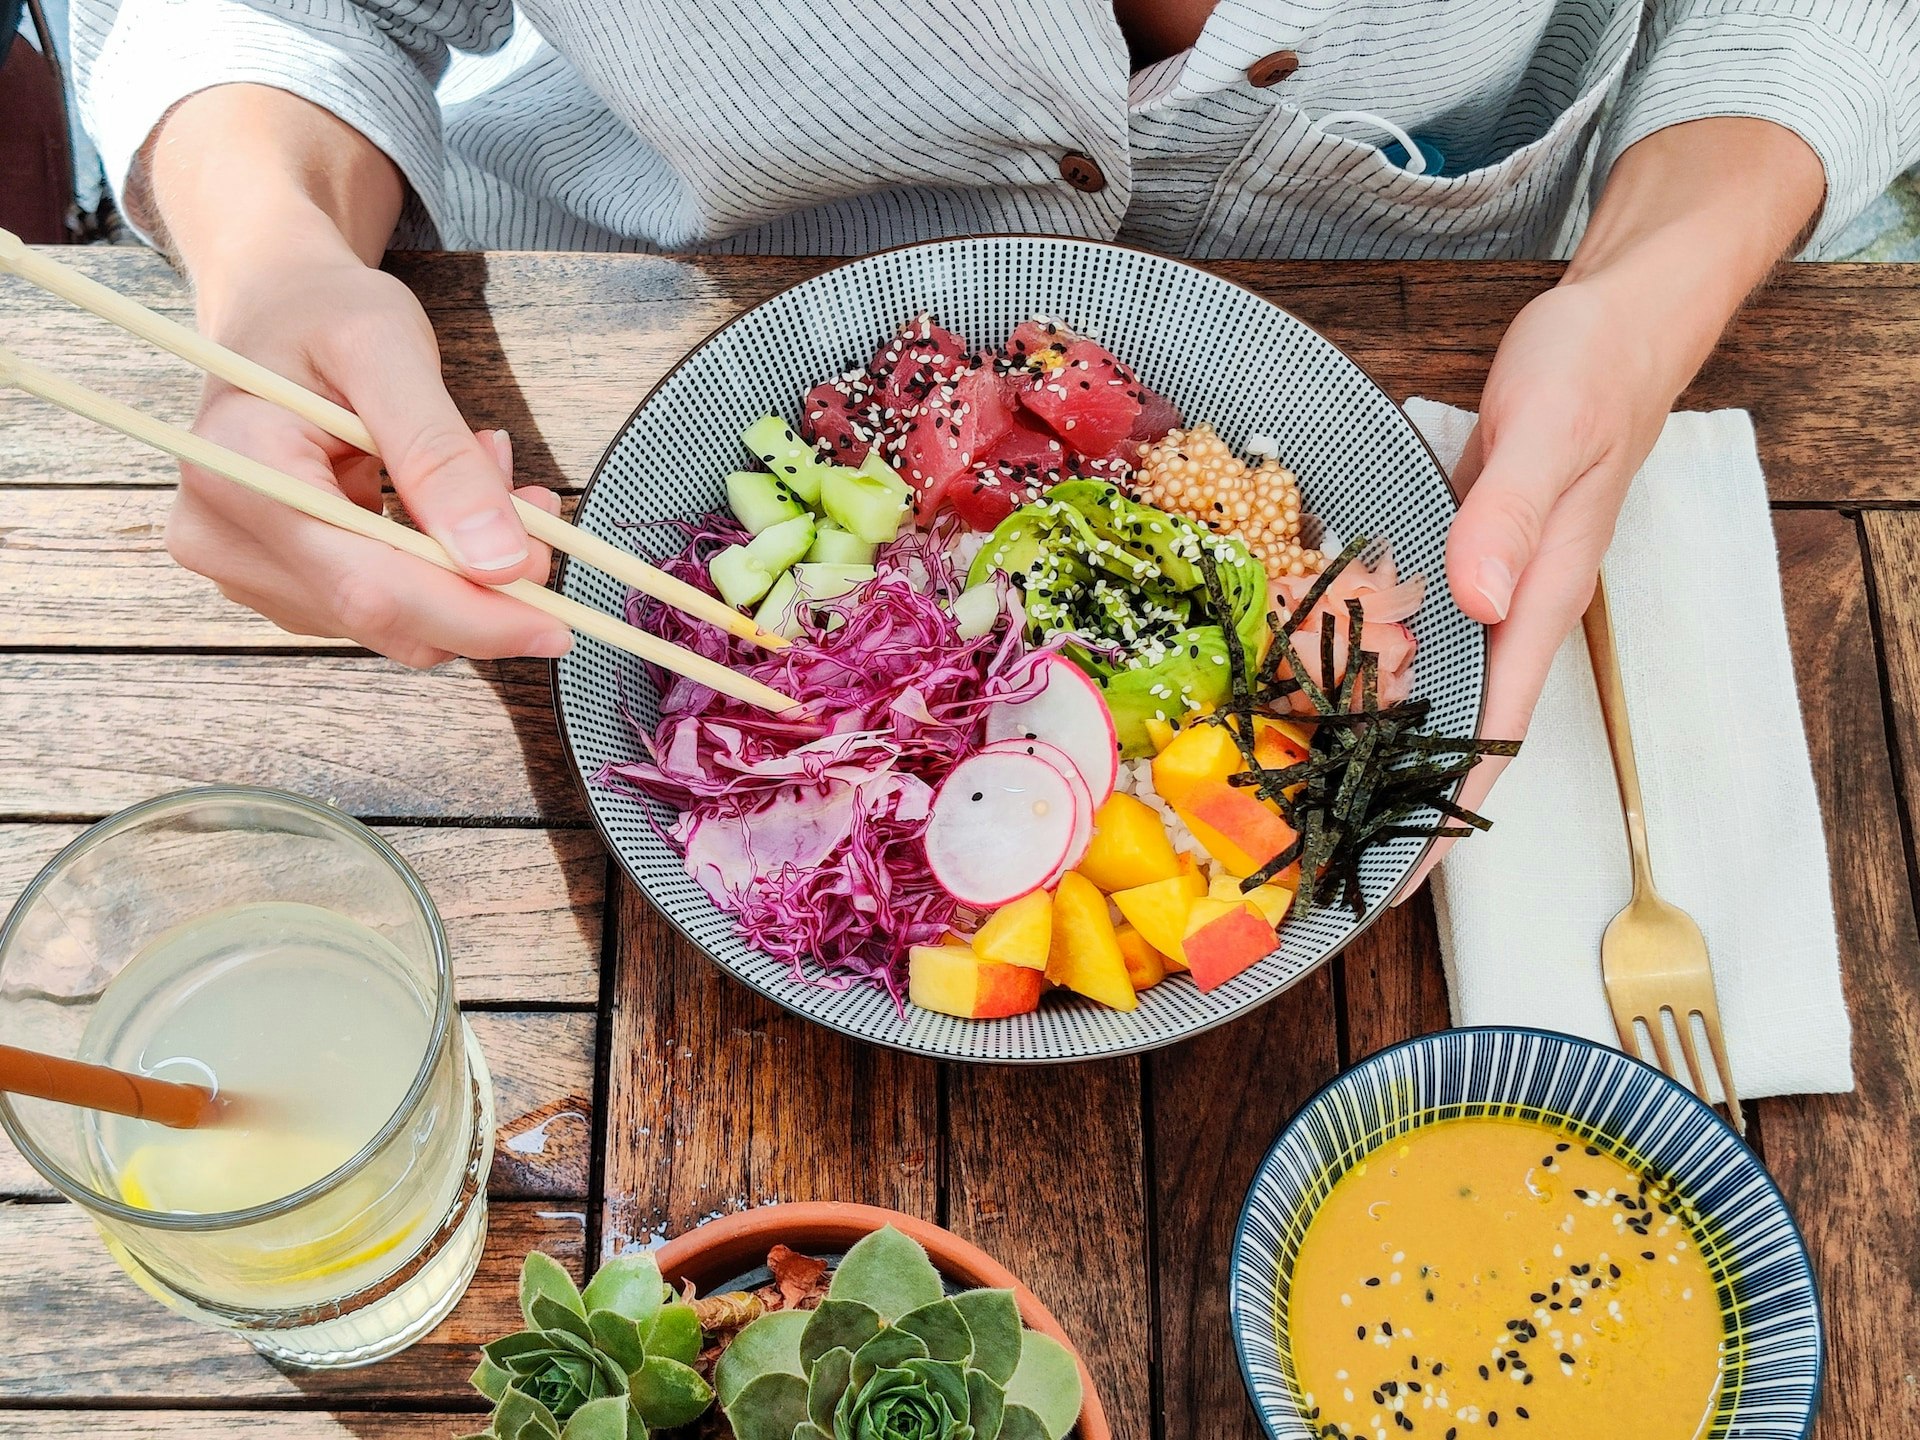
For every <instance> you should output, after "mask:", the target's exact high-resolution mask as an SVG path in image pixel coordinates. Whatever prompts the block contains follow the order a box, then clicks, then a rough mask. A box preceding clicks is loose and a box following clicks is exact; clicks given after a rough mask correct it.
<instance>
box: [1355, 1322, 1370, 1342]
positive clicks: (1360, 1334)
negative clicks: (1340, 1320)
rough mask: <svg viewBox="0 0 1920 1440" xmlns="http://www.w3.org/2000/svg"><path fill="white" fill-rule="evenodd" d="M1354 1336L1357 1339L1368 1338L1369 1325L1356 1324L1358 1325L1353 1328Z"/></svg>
mask: <svg viewBox="0 0 1920 1440" xmlns="http://www.w3.org/2000/svg"><path fill="white" fill-rule="evenodd" d="M1353 1338H1354V1339H1356V1340H1364V1339H1366V1338H1367V1327H1366V1326H1364V1325H1356V1326H1355V1327H1354V1330H1353Z"/></svg>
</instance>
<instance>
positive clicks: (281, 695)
mask: <svg viewBox="0 0 1920 1440" xmlns="http://www.w3.org/2000/svg"><path fill="white" fill-rule="evenodd" d="M215 782H226V783H234V784H251V785H270V786H278V787H280V788H283V789H288V790H297V791H299V792H300V793H302V794H304V795H311V796H315V797H316V798H320V799H324V800H328V801H331V802H332V803H334V804H336V805H338V806H340V807H341V808H342V809H343V810H347V811H350V812H352V813H354V814H357V815H374V816H381V817H405V818H407V819H432V820H470V819H487V820H491V819H512V820H522V819H524V820H543V821H548V822H552V821H563V822H577V821H579V820H580V819H581V818H582V817H583V815H584V811H585V807H584V803H583V800H582V797H581V795H580V791H579V787H578V786H577V785H576V784H575V782H574V780H573V778H572V776H571V774H570V773H569V772H568V770H567V768H566V761H565V757H564V755H563V753H562V751H561V747H560V739H559V734H558V731H557V728H556V726H555V724H554V718H553V706H552V701H551V698H550V691H549V686H548V682H547V667H546V666H545V664H543V663H540V662H535V661H502V662H499V663H491V662H471V661H454V662H451V663H449V664H447V665H443V666H441V667H440V668H439V669H437V670H430V671H409V670H405V669H403V668H401V667H399V666H396V665H393V664H390V663H389V662H387V661H385V660H380V659H375V658H371V657H368V658H356V657H347V656H328V657H318V656H314V657H300V656H218V655H128V656H123V657H119V658H116V659H114V660H113V661H112V662H106V661H103V660H102V659H100V658H99V657H98V656H89V655H53V654H15V655H0V818H10V817H28V818H35V819H39V818H46V819H67V818H84V817H88V816H94V815H100V814H104V813H106V812H108V811H112V810H116V809H118V808H120V807H121V806H123V805H128V804H131V803H132V802H133V801H135V800H142V799H146V798H147V797H149V796H151V795H155V794H158V793H160V792H162V791H165V790H170V789H173V788H176V787H178V786H183V785H204V784H211V783H215Z"/></svg>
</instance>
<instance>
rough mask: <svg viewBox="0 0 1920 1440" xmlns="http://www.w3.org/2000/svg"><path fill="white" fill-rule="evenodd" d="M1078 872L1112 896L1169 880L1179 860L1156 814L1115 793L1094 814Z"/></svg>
mask: <svg viewBox="0 0 1920 1440" xmlns="http://www.w3.org/2000/svg"><path fill="white" fill-rule="evenodd" d="M1080 873H1081V874H1082V875H1084V876H1086V877H1087V879H1089V880H1091V881H1092V882H1093V883H1094V884H1095V885H1097V886H1099V887H1100V888H1101V889H1102V890H1105V891H1106V892H1107V893H1108V894H1112V893H1113V892H1114V891H1115V890H1127V889H1130V888H1132V887H1133V886H1135V885H1151V884H1152V883H1153V882H1154V881H1156V880H1167V879H1171V878H1172V877H1173V876H1175V875H1178V874H1179V873H1180V857H1179V856H1177V855H1175V854H1174V853H1173V842H1172V841H1171V840H1169V839H1167V827H1166V823H1165V822H1164V821H1163V820H1161V818H1160V812H1159V811H1157V810H1155V809H1154V808H1153V807H1152V806H1151V805H1149V804H1147V803H1146V801H1144V800H1139V799H1136V798H1135V797H1134V796H1132V795H1120V794H1115V795H1112V796H1110V797H1108V800H1107V803H1106V804H1104V805H1102V806H1101V807H1100V808H1099V810H1098V811H1096V812H1095V813H1094V817H1093V841H1092V843H1091V844H1089V845H1088V846H1087V853H1086V856H1085V858H1083V859H1082V860H1081V861H1080Z"/></svg>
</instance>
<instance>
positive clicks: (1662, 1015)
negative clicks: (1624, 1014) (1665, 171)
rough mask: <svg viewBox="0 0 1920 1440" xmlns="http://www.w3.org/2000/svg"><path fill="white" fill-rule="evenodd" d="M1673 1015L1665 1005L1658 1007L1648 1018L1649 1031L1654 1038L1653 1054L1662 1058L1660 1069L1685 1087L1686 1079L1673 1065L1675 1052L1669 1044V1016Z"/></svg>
mask: <svg viewBox="0 0 1920 1440" xmlns="http://www.w3.org/2000/svg"><path fill="white" fill-rule="evenodd" d="M1671 1013H1672V1012H1671V1011H1670V1010H1668V1009H1667V1008H1666V1006H1664V1005H1662V1006H1658V1007H1656V1008H1655V1010H1654V1012H1653V1013H1652V1014H1651V1015H1649V1016H1648V1017H1647V1031H1648V1033H1649V1034H1651V1035H1652V1036H1653V1053H1654V1054H1656V1055H1658V1056H1659V1057H1660V1068H1661V1069H1662V1070H1664V1071H1666V1072H1667V1074H1668V1075H1670V1076H1671V1077H1672V1078H1673V1079H1675V1080H1678V1081H1679V1082H1680V1083H1681V1084H1682V1085H1684V1084H1686V1083H1687V1081H1686V1078H1685V1077H1684V1076H1682V1075H1681V1073H1680V1070H1679V1067H1678V1066H1676V1065H1675V1064H1674V1063H1673V1050H1672V1047H1670V1046H1669V1045H1668V1044H1667V1016H1668V1015H1670V1014H1671Z"/></svg>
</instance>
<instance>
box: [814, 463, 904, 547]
mask: <svg viewBox="0 0 1920 1440" xmlns="http://www.w3.org/2000/svg"><path fill="white" fill-rule="evenodd" d="M880 468H881V469H887V466H886V462H885V461H882V462H880ZM912 503H913V491H912V489H910V488H909V487H908V485H907V482H906V481H904V480H902V479H901V478H900V477H899V476H898V475H894V474H893V472H892V471H891V470H890V469H888V470H887V474H886V475H878V474H875V473H873V472H872V471H869V470H864V469H863V470H849V469H848V468H847V467H846V466H844V465H829V466H827V467H826V473H825V474H824V475H823V476H822V477H821V480H820V508H821V509H822V510H825V511H826V512H827V517H828V518H829V519H831V520H835V521H838V522H839V523H840V524H841V525H843V526H844V527H846V529H848V530H849V531H851V532H852V533H853V534H855V535H857V536H859V537H860V538H861V539H862V540H867V541H871V542H872V543H873V544H876V545H883V544H885V543H886V542H887V541H889V540H891V539H893V537H894V535H895V533H896V532H897V531H898V530H899V529H900V521H901V519H902V518H903V517H904V516H905V515H906V513H907V509H908V507H909V506H910V505H911V504H912Z"/></svg>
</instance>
